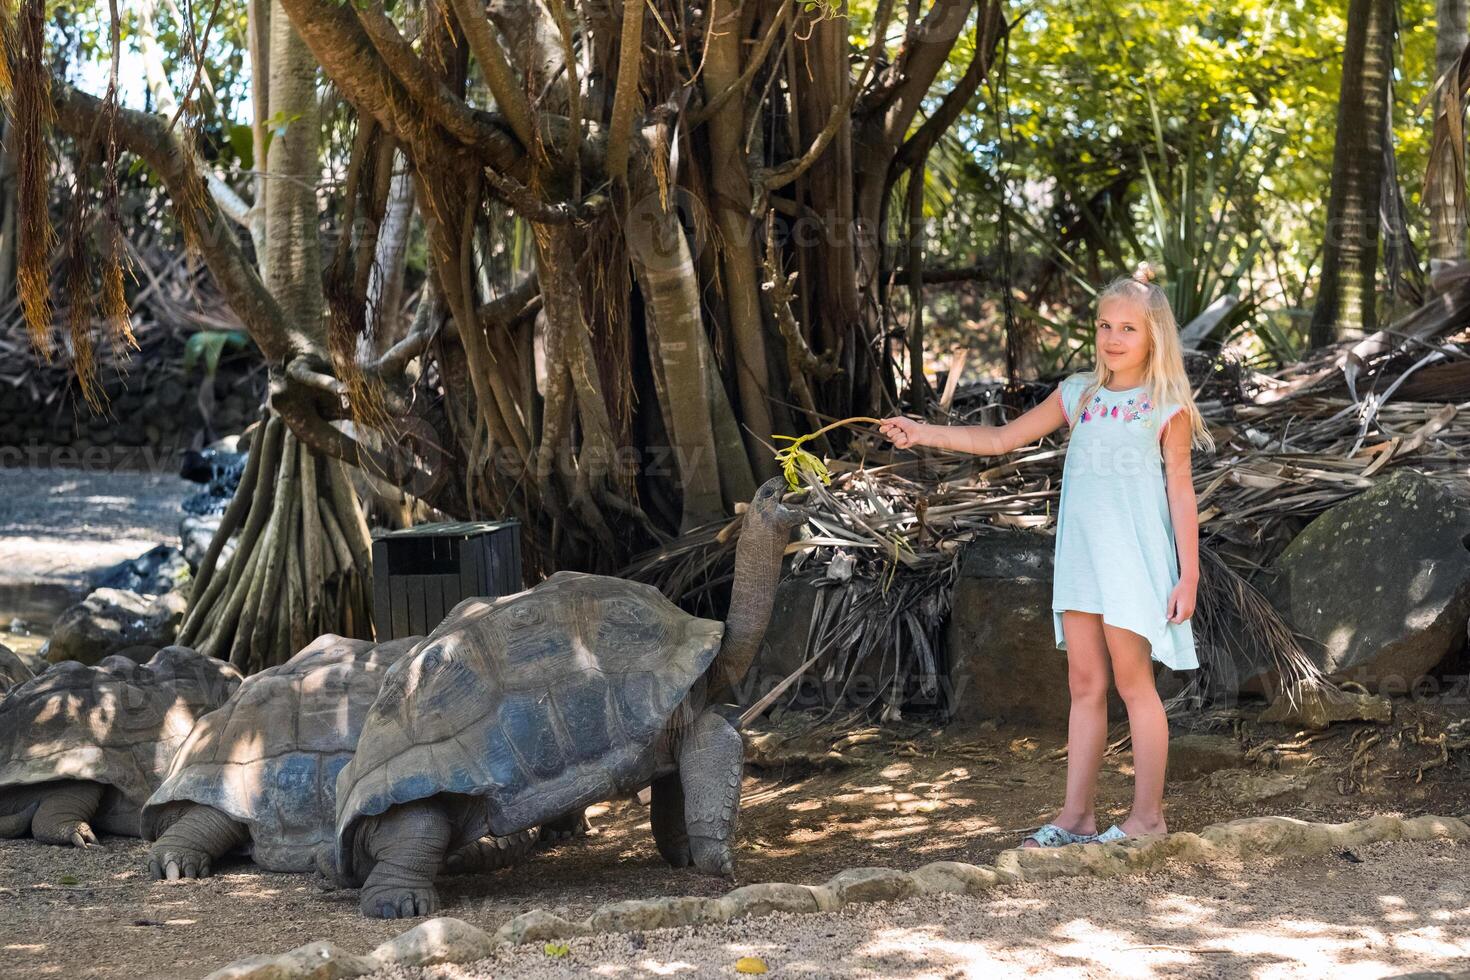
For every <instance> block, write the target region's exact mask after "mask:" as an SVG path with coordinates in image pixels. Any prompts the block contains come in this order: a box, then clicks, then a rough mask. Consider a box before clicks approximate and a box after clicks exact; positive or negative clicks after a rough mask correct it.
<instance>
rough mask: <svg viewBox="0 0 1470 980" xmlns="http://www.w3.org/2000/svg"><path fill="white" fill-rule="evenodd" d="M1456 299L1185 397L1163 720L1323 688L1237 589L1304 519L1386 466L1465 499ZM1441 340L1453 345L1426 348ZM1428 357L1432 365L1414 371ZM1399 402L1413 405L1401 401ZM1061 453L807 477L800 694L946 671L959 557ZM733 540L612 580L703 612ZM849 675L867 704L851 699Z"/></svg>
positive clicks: (859, 455) (880, 699)
mask: <svg viewBox="0 0 1470 980" xmlns="http://www.w3.org/2000/svg"><path fill="white" fill-rule="evenodd" d="M1466 282H1470V279H1467V280H1466ZM1458 288H1459V290H1460V291H1462V292H1463V293H1464V295H1463V296H1461V295H1460V293H1459V292H1453V293H1451V294H1448V298H1446V296H1441V297H1440V298H1439V299H1437V300H1435V301H1433V302H1432V303H1431V304H1428V306H1429V307H1436V308H1437V309H1440V311H1441V314H1442V315H1438V316H1437V317H1435V318H1427V317H1426V314H1425V313H1424V310H1419V311H1416V312H1415V314H1413V315H1411V317H1409V318H1406V320H1407V321H1408V322H1407V324H1406V323H1405V322H1401V323H1399V324H1396V325H1395V326H1394V327H1393V328H1390V329H1389V330H1388V331H1386V332H1385V335H1386V336H1387V337H1388V338H1389V339H1388V340H1384V338H1383V337H1380V336H1379V335H1374V337H1370V338H1367V339H1366V340H1363V341H1358V342H1355V343H1352V344H1343V345H1340V346H1339V347H1335V348H1326V349H1323V350H1321V351H1317V352H1314V358H1313V360H1312V361H1309V362H1305V363H1304V364H1301V365H1293V366H1292V367H1291V368H1289V369H1288V370H1286V371H1283V372H1281V374H1280V376H1268V375H1263V374H1259V373H1254V372H1249V371H1247V372H1246V374H1247V378H1246V379H1245V383H1240V382H1239V381H1238V380H1236V379H1235V378H1232V380H1231V382H1230V384H1228V385H1223V386H1222V385H1221V384H1220V383H1219V382H1218V378H1219V377H1221V376H1222V375H1227V374H1229V373H1230V372H1222V371H1213V372H1211V378H1210V379H1209V380H1206V381H1205V382H1203V383H1201V384H1200V385H1199V387H1198V389H1197V390H1196V393H1195V394H1196V404H1197V405H1198V406H1199V408H1200V410H1201V412H1202V413H1203V415H1204V416H1205V419H1206V421H1207V423H1208V424H1209V425H1210V427H1211V431H1212V434H1213V435H1214V437H1215V441H1216V450H1215V451H1214V452H1213V453H1210V454H1208V455H1206V454H1204V453H1201V452H1196V454H1195V458H1194V461H1193V476H1194V484H1195V492H1196V497H1197V501H1198V506H1199V520H1200V543H1201V548H1200V552H1201V569H1200V590H1199V595H1198V601H1197V605H1196V610H1195V615H1194V617H1193V620H1192V622H1193V626H1194V631H1195V638H1196V647H1197V649H1198V650H1199V653H1200V658H1201V669H1200V670H1198V671H1193V672H1190V674H1189V678H1188V681H1187V682H1186V684H1185V686H1184V688H1183V689H1182V690H1180V691H1178V692H1177V693H1176V694H1175V695H1174V696H1173V697H1172V698H1171V699H1170V701H1169V704H1168V707H1169V709H1170V710H1171V711H1174V712H1177V711H1179V710H1182V709H1184V708H1186V707H1192V706H1198V705H1200V704H1202V703H1204V702H1206V701H1209V700H1212V699H1214V698H1216V697H1219V696H1225V695H1234V694H1235V693H1236V692H1237V691H1238V689H1239V683H1240V681H1241V680H1242V679H1243V678H1245V677H1248V676H1250V674H1252V673H1256V674H1258V673H1260V672H1261V670H1262V668H1263V667H1264V669H1265V671H1266V675H1265V676H1266V677H1268V678H1269V679H1270V682H1271V683H1270V686H1271V687H1272V688H1274V689H1275V690H1278V691H1283V692H1285V693H1286V695H1287V696H1288V697H1291V696H1292V695H1293V692H1299V691H1301V690H1303V689H1305V688H1306V687H1310V686H1313V685H1318V686H1330V685H1327V684H1326V682H1325V679H1324V678H1322V676H1321V675H1320V672H1319V671H1318V670H1317V668H1316V667H1315V665H1314V664H1313V662H1312V661H1311V659H1310V658H1309V657H1308V656H1307V655H1306V654H1305V653H1304V652H1303V648H1302V646H1301V645H1300V643H1299V642H1298V640H1299V638H1298V637H1297V636H1296V635H1294V634H1293V631H1292V630H1291V629H1290V627H1289V626H1288V625H1287V624H1286V623H1284V622H1283V621H1282V620H1281V618H1280V617H1279V616H1278V615H1277V614H1276V612H1275V611H1274V610H1273V609H1272V607H1271V606H1270V604H1269V603H1268V602H1267V601H1266V599H1265V598H1264V597H1263V596H1262V595H1261V594H1260V593H1259V592H1258V591H1257V590H1256V589H1255V588H1254V587H1253V586H1252V585H1251V583H1250V579H1251V577H1252V575H1253V574H1254V573H1256V572H1257V571H1259V569H1260V568H1261V567H1262V566H1264V565H1267V564H1269V563H1270V562H1271V561H1272V560H1274V558H1275V557H1276V556H1277V555H1278V554H1279V553H1280V551H1281V550H1282V549H1284V548H1285V546H1286V544H1287V543H1288V542H1289V541H1290V539H1291V538H1292V537H1293V536H1294V535H1295V534H1296V533H1297V532H1298V531H1300V529H1301V528H1302V527H1303V526H1305V524H1306V523H1307V522H1309V521H1310V520H1311V519H1312V518H1313V517H1315V516H1317V515H1318V514H1320V513H1321V512H1322V511H1324V510H1326V509H1328V508H1329V507H1331V506H1332V505H1334V504H1336V503H1338V502H1340V501H1342V500H1344V499H1346V498H1348V497H1351V496H1353V495H1355V494H1357V493H1359V492H1361V491H1362V490H1364V489H1366V488H1368V487H1370V486H1372V485H1373V484H1374V483H1375V482H1376V481H1377V480H1378V479H1379V478H1382V477H1384V476H1385V475H1386V471H1388V470H1390V469H1392V468H1393V467H1397V466H1412V467H1414V468H1415V469H1417V470H1419V471H1420V472H1422V473H1423V474H1424V475H1426V476H1427V477H1429V478H1431V479H1434V480H1436V481H1437V482H1441V483H1443V484H1444V485H1445V486H1446V487H1448V488H1449V489H1451V490H1452V492H1456V493H1461V494H1463V493H1464V484H1465V476H1466V472H1465V465H1466V464H1465V460H1466V459H1467V458H1470V416H1467V415H1466V414H1465V413H1462V412H1461V411H1460V408H1461V407H1463V403H1465V402H1466V401H1467V400H1470V355H1467V354H1466V353H1465V351H1464V350H1463V349H1462V345H1463V342H1464V341H1465V340H1466V339H1470V331H1467V330H1466V328H1467V326H1470V315H1467V313H1466V312H1465V311H1466V310H1467V309H1470V287H1458ZM1444 309H1449V310H1450V311H1451V312H1450V313H1444V312H1443V310H1444ZM1426 322H1429V323H1432V326H1433V329H1432V330H1431V329H1428V328H1424V327H1423V324H1424V323H1426ZM1415 324H1418V325H1419V326H1418V327H1417V328H1415ZM1406 326H1408V327H1410V328H1411V329H1404V328H1405V327H1406ZM1452 330H1453V331H1459V332H1458V333H1456V334H1455V335H1453V336H1450V337H1448V338H1444V339H1440V340H1436V339H1435V338H1436V337H1439V336H1440V335H1443V334H1446V333H1449V332H1450V331H1452ZM1425 347H1429V348H1431V349H1432V350H1433V351H1434V352H1435V353H1437V354H1438V355H1440V360H1442V361H1443V363H1442V364H1437V365H1426V364H1424V363H1423V362H1424V358H1423V356H1422V354H1423V350H1424V348H1425ZM1421 369H1423V370H1422V371H1421ZM1431 370H1435V371H1436V372H1437V377H1434V378H1433V383H1432V384H1430V385H1423V384H1421V385H1420V386H1419V387H1418V389H1412V388H1411V387H1410V385H1409V384H1408V383H1403V382H1405V380H1406V378H1407V373H1410V372H1418V373H1419V374H1420V375H1421V378H1420V379H1418V380H1421V381H1424V380H1429V379H1427V378H1423V377H1422V376H1423V375H1427V374H1428V373H1429V371H1431ZM1237 376H1238V372H1237ZM1365 382H1366V383H1365ZM1054 384H1055V381H1053V382H1050V383H1039V384H1037V385H1036V386H1035V389H1036V390H1035V392H1034V397H1033V398H1031V399H1028V400H1027V401H1028V402H1030V403H1034V402H1037V401H1040V399H1041V398H1043V397H1045V395H1046V394H1048V393H1049V392H1050V390H1051V388H1052V387H1054ZM1350 386H1351V387H1352V390H1351V391H1350V390H1349V388H1350ZM1410 390H1415V391H1416V394H1418V395H1419V397H1420V398H1422V399H1424V400H1420V401H1408V400H1406V399H1405V398H1404V397H1403V393H1404V392H1406V391H1410ZM1354 391H1355V392H1356V393H1357V394H1356V396H1355V395H1354V394H1353V392H1354ZM1390 399H1392V400H1390ZM977 401H978V399H977ZM1026 407H1029V404H1027V405H1024V406H1023V409H1024V408H1026ZM1000 411H1001V409H1000V408H999V406H996V405H993V404H977V403H975V402H968V401H961V402H959V403H958V404H956V405H955V406H954V408H953V410H952V411H951V412H950V415H949V418H948V420H947V421H948V422H949V423H950V424H961V425H963V424H991V425H995V424H1000V423H1001V422H1003V421H1004V420H1005V417H1003V416H1001V415H1000V414H999V413H1000ZM1064 438H1065V432H1063V431H1058V432H1057V433H1055V434H1054V436H1051V437H1048V438H1047V439H1045V440H1043V442H1042V443H1041V444H1039V445H1033V446H1029V447H1026V448H1024V449H1021V450H1018V451H1016V452H1013V453H1011V454H1009V455H1007V456H1004V457H987V458H982V457H974V456H967V455H960V454H955V453H947V452H937V451H933V450H929V449H921V450H919V451H918V452H910V451H894V450H892V449H891V447H890V446H889V445H888V443H887V442H886V440H883V439H881V438H878V437H876V436H874V437H872V438H869V439H866V440H858V441H857V442H856V443H854V446H853V449H852V450H851V451H850V452H849V453H848V454H847V456H846V457H845V458H841V459H829V460H827V461H826V468H827V470H828V471H830V474H831V484H830V485H828V486H823V485H822V484H821V483H820V482H813V481H811V480H810V479H808V480H807V499H806V500H805V505H806V506H807V507H808V508H809V509H811V510H813V511H814V516H813V518H812V519H811V521H810V522H809V523H808V525H807V526H806V527H805V528H804V529H802V530H801V531H799V532H798V534H799V537H798V538H797V539H796V540H793V541H792V542H791V543H790V544H789V545H788V547H787V553H788V554H791V555H794V558H793V561H792V563H791V571H790V576H793V577H801V578H805V579H807V580H809V582H810V583H811V584H812V585H813V586H815V588H816V595H817V604H816V607H815V610H814V612H813V614H812V618H811V632H810V635H809V637H808V639H807V645H806V651H807V654H808V659H807V662H806V664H805V666H804V669H805V670H806V671H807V678H806V679H807V680H815V681H817V682H818V683H819V684H820V685H821V686H822V688H823V689H824V690H826V691H829V692H833V693H835V694H838V695H842V694H843V693H844V692H845V693H846V698H845V700H846V701H847V703H849V704H852V703H854V701H855V700H856V701H857V703H860V704H864V705H865V706H867V707H869V708H873V709H876V710H881V712H882V713H884V714H885V715H886V716H887V717H894V716H895V715H896V714H897V712H898V710H899V708H900V707H901V706H902V705H904V704H906V703H911V702H914V701H919V702H922V701H923V700H924V697H925V696H926V695H930V694H932V693H933V692H934V690H935V687H936V685H937V683H938V678H939V676H940V675H941V672H942V671H943V670H944V669H945V668H944V650H943V636H944V631H945V624H946V621H947V619H948V613H949V608H950V600H951V594H952V590H953V587H954V582H955V579H956V576H957V573H958V567H959V565H958V562H959V558H960V553H961V549H962V547H963V545H964V543H965V542H966V541H968V540H970V539H972V538H974V537H975V536H977V535H981V534H1001V533H1006V531H1007V529H1015V528H1048V527H1051V526H1053V522H1054V520H1055V510H1056V504H1057V499H1058V494H1059V490H1060V481H1061V473H1062V464H1063V461H1064V458H1065V453H1066V450H1065V447H1064V444H1063V443H1062V442H1061V441H1060V440H1062V439H1064ZM739 525H740V518H739V517H738V516H737V518H736V519H735V520H734V521H733V522H731V523H729V524H724V525H721V524H712V525H708V526H705V527H702V528H699V529H696V530H694V531H692V532H690V533H688V534H685V535H684V536H682V537H680V538H678V539H676V540H675V541H673V542H671V543H670V544H669V545H667V546H665V547H664V548H661V549H658V550H657V551H655V552H651V553H649V554H646V555H644V556H642V557H641V558H640V559H639V560H638V561H636V562H634V563H633V564H632V565H631V566H629V567H628V568H627V569H625V570H624V571H623V573H622V574H624V575H627V576H628V577H632V578H637V579H641V580H643V581H648V582H651V583H653V584H655V585H657V586H658V587H659V588H661V589H663V590H664V592H665V594H667V595H669V596H670V597H671V598H673V599H674V600H675V601H678V602H681V603H682V604H684V605H685V606H686V607H689V608H691V609H693V610H694V611H699V612H704V613H708V614H714V615H718V614H719V613H720V611H721V610H720V609H719V608H718V603H719V600H718V594H719V590H720V589H721V588H723V587H728V583H729V581H730V579H731V570H732V559H733V553H734V543H735V539H736V537H737V535H738V532H739ZM859 678H861V679H865V680H866V681H867V682H868V684H867V688H868V689H867V690H866V692H865V693H864V694H862V695H861V696H860V697H858V698H856V699H855V698H854V696H853V695H854V691H853V686H852V685H853V682H854V681H855V680H857V679H859ZM875 678H876V681H877V682H876V684H875V683H872V682H873V680H874V679H875ZM792 679H794V676H793V678H792ZM792 679H788V680H792ZM774 700H776V699H775V698H773V697H768V698H765V699H762V703H771V702H772V701H774Z"/></svg>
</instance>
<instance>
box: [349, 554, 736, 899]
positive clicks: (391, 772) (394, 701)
mask: <svg viewBox="0 0 1470 980" xmlns="http://www.w3.org/2000/svg"><path fill="white" fill-rule="evenodd" d="M724 629H725V625H724V623H721V622H717V621H715V620H709V619H700V618H698V617H695V616H691V615H689V614H688V613H686V612H684V611H683V610H681V609H680V608H679V607H678V606H675V605H674V604H673V603H672V602H670V601H669V600H668V599H666V598H664V596H663V594H662V593H660V592H659V591H658V590H657V589H656V588H654V587H653V586H651V585H647V584H644V583H641V582H630V581H626V580H624V579H618V578H612V577H609V576H603V575H589V574H584V573H580V572H558V573H556V574H555V575H552V576H551V577H550V578H548V579H547V580H546V581H544V582H542V583H541V584H539V585H537V586H535V587H533V588H530V589H527V590H526V591H524V592H519V593H516V594H515V595H510V596H503V597H500V598H498V599H494V600H491V599H467V600H465V601H464V602H461V603H460V604H459V605H457V606H455V607H454V609H453V610H451V611H450V613H449V615H448V616H447V617H446V618H445V620H444V621H443V622H442V623H440V624H439V626H438V628H437V629H435V630H434V631H433V632H432V633H431V634H430V635H429V636H428V637H427V638H425V639H424V640H422V641H421V642H420V643H419V644H418V646H417V647H416V648H415V649H414V650H413V651H412V652H411V653H410V654H409V655H407V656H405V657H404V658H403V659H402V660H400V661H399V662H398V663H396V664H394V665H393V667H392V668H391V669H390V670H389V671H388V675H387V677H386V678H385V680H384V682H383V689H382V690H381V691H380V692H379V694H378V698H377V701H375V702H374V703H373V706H372V709H371V710H370V711H369V712H368V717H367V721H366V722H365V723H364V725H363V731H362V738H361V739H360V740H359V742H358V747H357V754H356V755H355V756H354V757H353V760H352V762H350V763H349V764H348V765H347V767H346V768H345V769H343V770H342V775H341V776H340V777H339V779H338V784H337V800H338V807H337V860H338V865H337V866H338V867H339V868H340V869H342V871H343V873H344V874H345V875H346V876H347V877H348V878H349V879H351V878H352V877H353V869H352V864H353V861H354V854H353V852H354V850H355V848H354V846H353V845H354V842H355V832H356V829H357V826H358V824H359V822H360V821H362V820H363V819H364V818H367V817H372V816H376V815H378V814H381V813H383V812H384V811H386V810H387V809H388V808H389V807H391V806H394V805H395V804H402V803H409V802H413V801H415V800H421V799H428V798H429V797H433V796H439V795H440V794H450V795H449V796H447V797H444V799H445V801H446V802H447V803H449V804H450V807H451V818H452V820H453V823H454V827H455V831H456V837H455V838H454V840H453V841H451V844H450V847H451V849H453V848H456V847H459V846H463V845H464V844H466V843H469V842H470V841H473V840H475V839H477V838H479V837H481V836H484V835H486V834H495V835H508V834H513V833H516V832H518V831H522V830H526V829H529V828H531V827H534V826H537V825H538V824H541V823H544V822H546V821H549V820H552V819H555V818H556V817H558V816H560V815H562V814H564V813H566V812H568V811H569V810H572V809H574V808H577V807H582V806H587V805H589V804H591V803H595V802H597V801H599V800H604V799H607V798H608V797H610V796H614V795H616V794H617V793H619V792H626V791H628V790H629V788H630V787H631V788H633V789H637V788H640V787H641V785H642V784H641V783H640V780H646V779H648V778H651V776H652V775H653V773H652V761H651V760H652V755H653V746H654V742H655V739H656V737H657V736H658V735H659V734H660V732H662V731H663V729H664V728H665V726H666V725H667V723H668V722H669V720H670V718H671V716H672V715H673V713H674V711H675V709H676V708H677V707H678V706H679V704H680V703H681V702H682V701H683V699H684V697H685V695H686V694H688V693H689V690H690V688H691V687H692V686H693V685H694V684H695V682H696V681H697V680H698V679H699V678H700V676H701V675H702V674H703V673H704V671H705V669H706V668H707V667H708V666H709V665H710V663H711V662H712V661H713V660H714V658H715V654H716V653H717V652H718V651H719V648H720V639H721V637H722V636H723V634H724Z"/></svg>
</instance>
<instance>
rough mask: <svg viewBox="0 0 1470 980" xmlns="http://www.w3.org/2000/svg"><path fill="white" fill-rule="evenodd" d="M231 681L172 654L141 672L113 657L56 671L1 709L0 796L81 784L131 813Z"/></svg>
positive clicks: (188, 656) (217, 668) (216, 666)
mask: <svg viewBox="0 0 1470 980" xmlns="http://www.w3.org/2000/svg"><path fill="white" fill-rule="evenodd" d="M240 681H241V677H240V672H239V671H237V670H236V669H235V668H234V667H231V666H230V665H229V664H228V663H226V662H225V661H223V660H217V659H215V658H214V657H209V656H205V655H204V654H201V653H196V652H195V651H193V650H191V649H189V648H188V647H180V646H171V647H164V648H163V649H162V650H159V651H158V652H157V653H156V654H154V655H153V658H152V659H151V660H149V661H148V662H147V663H145V664H139V663H136V662H134V661H132V660H129V659H128V658H127V657H122V656H112V657H107V658H106V659H104V660H102V661H101V662H100V663H98V664H96V665H94V666H87V665H85V664H80V663H77V662H76V661H74V660H68V661H63V662H62V663H59V664H55V665H53V666H52V667H50V668H48V669H47V670H46V671H45V672H44V673H42V674H41V675H40V676H38V677H35V678H32V679H31V680H29V681H26V682H25V683H24V684H21V685H20V686H19V687H17V688H15V689H13V690H12V691H11V692H10V693H9V694H8V695H6V696H5V698H4V699H3V700H0V791H3V790H4V789H6V788H9V787H13V786H22V785H29V784H35V783H45V782H50V781H52V780H59V779H90V780H93V781H95V782H99V783H104V784H106V785H107V786H110V787H112V788H113V789H114V790H115V791H116V794H117V795H118V796H120V797H121V800H122V801H124V802H125V803H126V804H127V805H128V806H129V807H130V808H132V809H133V810H134V811H136V808H138V807H141V806H142V805H143V803H144V801H145V800H147V799H148V796H149V794H150V793H152V792H153V790H154V789H155V788H157V786H158V784H159V782H161V781H162V779H163V774H164V772H165V771H167V769H168V765H169V762H170V761H172V759H173V757H174V753H175V752H176V751H177V750H178V748H179V746H180V745H181V744H183V742H184V739H186V738H187V737H188V735H189V731H190V729H192V728H193V727H194V723H195V722H196V721H197V720H198V719H199V717H200V716H201V715H204V714H205V713H206V712H209V711H212V710H214V709H215V708H217V707H219V706H220V705H221V704H223V703H224V702H225V701H227V700H228V699H229V697H230V695H231V694H233V693H234V692H235V689H236V688H237V687H239V686H240Z"/></svg>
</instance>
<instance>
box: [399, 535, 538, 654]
mask: <svg viewBox="0 0 1470 980" xmlns="http://www.w3.org/2000/svg"><path fill="white" fill-rule="evenodd" d="M523 588H525V586H524V585H523V584H522V578H521V523H520V521H517V520H505V521H457V522H453V523H444V524H421V525H419V526H418V527H411V528H405V529H404V530H402V531H390V532H387V533H386V534H380V535H378V536H376V537H374V539H373V626H374V628H375V629H376V631H377V637H378V640H379V642H382V641H385V640H394V639H398V638H399V637H403V636H426V635H428V634H429V633H430V632H431V631H432V630H433V629H434V627H436V626H438V625H439V623H440V622H441V621H442V620H443V619H444V617H445V616H446V615H447V614H448V613H449V610H451V609H453V608H454V607H455V606H457V605H458V604H459V603H460V602H461V601H463V600H465V599H468V598H470V597H472V596H485V597H490V598H494V597H496V596H503V595H513V594H514V593H516V592H520V591H521V590H522V589H523Z"/></svg>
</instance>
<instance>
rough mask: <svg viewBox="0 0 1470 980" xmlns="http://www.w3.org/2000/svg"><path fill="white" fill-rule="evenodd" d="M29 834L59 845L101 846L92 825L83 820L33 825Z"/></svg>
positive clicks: (39, 839) (47, 842)
mask: <svg viewBox="0 0 1470 980" xmlns="http://www.w3.org/2000/svg"><path fill="white" fill-rule="evenodd" d="M31 834H32V836H34V837H35V838H36V840H38V841H40V842H41V843H43V844H56V845H58V846H61V847H81V848H88V847H101V846H102V845H101V844H100V843H98V841H97V835H96V833H94V832H93V830H92V825H91V824H89V823H87V821H85V820H75V821H67V822H66V823H58V824H51V825H49V826H45V825H43V826H35V827H32V829H31Z"/></svg>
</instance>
